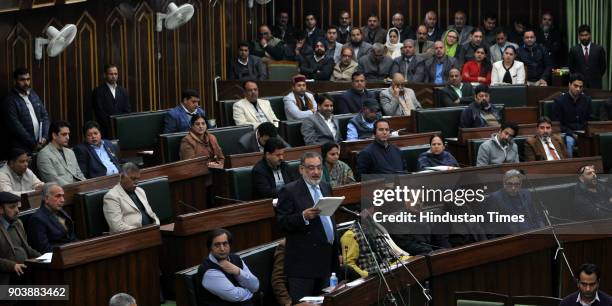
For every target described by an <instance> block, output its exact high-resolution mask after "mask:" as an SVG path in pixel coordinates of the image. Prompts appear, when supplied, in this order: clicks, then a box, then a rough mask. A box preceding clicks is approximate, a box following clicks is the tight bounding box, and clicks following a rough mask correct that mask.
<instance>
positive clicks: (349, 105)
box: [334, 71, 376, 114]
mask: <svg viewBox="0 0 612 306" xmlns="http://www.w3.org/2000/svg"><path fill="white" fill-rule="evenodd" d="M366 85H367V81H366V77H365V75H364V74H363V72H360V71H356V72H354V73H353V75H352V76H351V88H349V89H347V90H346V91H345V92H344V93H343V94H341V95H340V96H339V97H338V98H337V100H338V103H336V104H335V105H334V107H335V108H334V109H335V111H334V113H335V114H356V113H358V112H360V111H361V108H362V107H363V101H365V100H367V99H376V94H375V93H374V92H373V91H369V90H367V89H366Z"/></svg>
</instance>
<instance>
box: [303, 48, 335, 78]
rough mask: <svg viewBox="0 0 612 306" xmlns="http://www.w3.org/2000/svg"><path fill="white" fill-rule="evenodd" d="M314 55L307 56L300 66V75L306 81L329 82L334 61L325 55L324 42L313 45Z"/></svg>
mask: <svg viewBox="0 0 612 306" xmlns="http://www.w3.org/2000/svg"><path fill="white" fill-rule="evenodd" d="M313 47H314V54H313V55H309V56H307V57H306V59H305V60H304V61H303V62H302V63H301V64H300V73H302V74H303V75H305V76H306V78H308V79H314V80H317V81H329V78H330V77H331V74H332V72H333V70H334V59H333V57H331V56H326V55H325V50H326V49H327V46H326V44H325V42H324V41H321V40H320V41H317V42H315V43H314V46H313Z"/></svg>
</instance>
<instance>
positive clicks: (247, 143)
mask: <svg viewBox="0 0 612 306" xmlns="http://www.w3.org/2000/svg"><path fill="white" fill-rule="evenodd" d="M276 138H277V139H279V140H280V141H282V142H283V144H284V145H285V148H291V145H289V144H288V143H287V142H286V141H285V140H284V139H283V138H282V137H280V135H276ZM238 142H239V143H240V146H241V147H242V152H241V153H251V152H263V151H260V150H259V144H258V143H257V131H251V132H248V133H246V134H244V135H242V136H240V139H239V140H238ZM262 150H263V148H262Z"/></svg>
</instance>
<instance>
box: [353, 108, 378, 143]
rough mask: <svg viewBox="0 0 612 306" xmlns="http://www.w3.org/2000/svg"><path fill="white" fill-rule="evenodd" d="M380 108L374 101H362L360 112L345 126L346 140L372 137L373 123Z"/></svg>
mask: <svg viewBox="0 0 612 306" xmlns="http://www.w3.org/2000/svg"><path fill="white" fill-rule="evenodd" d="M379 112H380V106H379V105H378V101H376V100H375V99H366V100H365V101H363V107H362V108H361V112H360V113H358V114H357V115H355V116H354V117H353V118H351V120H349V123H348V124H347V131H346V140H357V139H366V138H371V137H372V135H374V122H375V121H376V120H377V119H379V117H380V114H379Z"/></svg>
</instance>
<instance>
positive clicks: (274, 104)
mask: <svg viewBox="0 0 612 306" xmlns="http://www.w3.org/2000/svg"><path fill="white" fill-rule="evenodd" d="M283 97H284V96H275V97H266V98H263V99H265V100H268V101H270V107H271V108H272V111H273V112H274V114H275V115H276V118H278V120H280V121H285V120H287V115H285V103H284V102H283ZM313 103H314V101H313Z"/></svg>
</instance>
